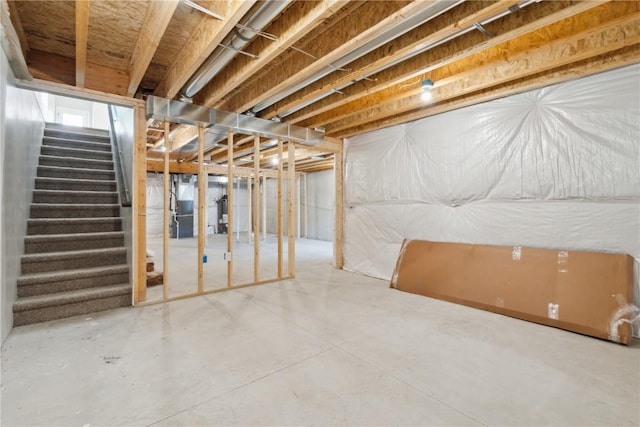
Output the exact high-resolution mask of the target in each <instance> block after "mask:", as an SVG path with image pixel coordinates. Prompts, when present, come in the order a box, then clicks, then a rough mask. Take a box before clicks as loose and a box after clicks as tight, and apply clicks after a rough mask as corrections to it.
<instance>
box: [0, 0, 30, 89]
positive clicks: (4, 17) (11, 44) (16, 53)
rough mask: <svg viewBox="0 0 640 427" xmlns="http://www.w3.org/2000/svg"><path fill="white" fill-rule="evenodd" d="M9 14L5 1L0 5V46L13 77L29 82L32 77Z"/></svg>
mask: <svg viewBox="0 0 640 427" xmlns="http://www.w3.org/2000/svg"><path fill="white" fill-rule="evenodd" d="M9 13H10V12H9V5H8V3H7V1H6V0H3V1H2V3H0V23H1V24H2V31H0V45H2V50H3V51H4V53H5V55H6V56H7V60H8V61H9V66H10V67H11V71H13V75H14V76H15V77H16V78H18V79H24V80H31V79H32V77H31V74H30V73H29V68H28V67H27V62H26V60H25V57H24V55H23V52H22V46H21V42H20V37H19V35H18V34H17V33H16V29H15V28H14V26H13V24H12V23H11V18H10V16H9Z"/></svg>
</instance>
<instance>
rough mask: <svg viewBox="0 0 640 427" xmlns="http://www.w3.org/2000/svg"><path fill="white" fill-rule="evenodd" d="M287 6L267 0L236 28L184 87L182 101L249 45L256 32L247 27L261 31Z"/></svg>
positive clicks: (283, 3) (279, 1)
mask: <svg viewBox="0 0 640 427" xmlns="http://www.w3.org/2000/svg"><path fill="white" fill-rule="evenodd" d="M287 4H288V3H287V2H286V1H281V0H267V1H265V2H264V4H263V5H262V6H261V7H260V9H258V11H257V12H256V13H255V14H254V15H253V16H251V17H249V18H248V19H246V20H244V22H242V23H241V24H242V25H241V26H242V27H243V28H242V29H240V28H238V27H236V28H235V29H234V31H233V33H232V34H230V35H228V36H227V38H225V39H224V41H223V42H222V45H224V46H226V47H222V46H218V47H217V48H216V49H215V50H214V51H213V53H212V54H211V55H210V56H209V58H208V59H207V60H206V61H205V62H204V63H203V64H202V65H201V66H200V68H198V71H196V73H195V74H194V75H193V76H192V77H191V78H190V79H189V81H187V83H186V84H185V85H184V87H183V88H182V91H181V96H182V97H183V99H186V100H189V99H191V98H192V97H193V96H194V95H195V94H197V93H198V92H200V91H201V90H202V88H203V87H205V85H206V84H207V83H209V82H210V81H211V79H212V78H213V77H214V76H215V75H216V74H218V73H219V72H220V70H222V69H223V68H224V67H225V65H227V64H228V63H229V62H230V61H231V60H232V59H233V57H234V56H235V55H236V53H237V51H239V50H242V48H244V47H245V46H246V45H247V44H249V42H250V41H251V40H252V39H253V38H254V37H255V35H256V32H255V31H251V30H250V29H248V28H247V27H251V28H253V29H255V30H257V31H261V30H262V29H263V28H264V27H266V26H267V25H268V24H269V23H270V22H271V21H272V20H273V19H274V18H275V17H276V16H277V15H278V14H279V13H280V12H282V10H283V9H284V8H285V7H286V6H287Z"/></svg>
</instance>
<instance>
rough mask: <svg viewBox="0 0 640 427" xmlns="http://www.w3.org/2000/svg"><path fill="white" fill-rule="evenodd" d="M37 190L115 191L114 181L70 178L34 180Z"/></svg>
mask: <svg viewBox="0 0 640 427" xmlns="http://www.w3.org/2000/svg"><path fill="white" fill-rule="evenodd" d="M36 189H37V190H73V191H117V189H118V187H117V184H116V181H111V180H93V179H71V178H39V177H38V178H36Z"/></svg>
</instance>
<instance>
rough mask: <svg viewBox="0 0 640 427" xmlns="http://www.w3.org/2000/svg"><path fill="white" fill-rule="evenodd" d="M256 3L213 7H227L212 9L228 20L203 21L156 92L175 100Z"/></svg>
mask: <svg viewBox="0 0 640 427" xmlns="http://www.w3.org/2000/svg"><path fill="white" fill-rule="evenodd" d="M254 3H255V0H230V1H228V2H224V3H222V2H220V3H218V4H216V3H215V2H214V4H213V6H217V5H220V6H226V7H225V8H224V10H220V9H222V7H220V6H218V10H213V9H212V10H213V11H214V12H217V13H219V14H221V15H223V16H224V17H225V20H224V21H219V20H217V19H215V18H211V19H204V20H203V21H202V22H201V23H200V25H199V26H198V28H197V29H196V30H195V31H194V33H193V35H192V37H191V39H190V40H189V42H188V43H187V44H185V45H184V48H183V50H182V52H180V53H179V55H177V57H176V59H175V61H174V63H173V65H172V66H171V67H170V68H169V70H168V71H167V73H166V75H165V77H164V79H163V80H162V82H160V84H159V85H158V87H157V88H156V90H155V94H156V95H158V96H162V97H166V98H173V97H174V96H176V94H177V93H178V91H179V90H180V88H181V87H182V86H184V84H185V83H186V82H187V80H188V79H189V77H191V76H192V75H193V73H195V72H196V71H197V70H198V67H200V65H201V64H202V63H203V62H204V61H205V60H206V59H207V58H208V57H209V55H211V53H212V52H213V50H214V49H215V48H216V47H217V46H218V44H220V43H221V42H222V40H223V39H224V38H225V36H226V35H227V34H228V33H229V32H230V31H231V30H232V29H233V27H234V26H235V25H236V24H237V23H238V22H239V21H240V19H241V18H242V17H243V16H244V15H245V13H247V12H248V11H249V9H251V7H252V6H253V5H254Z"/></svg>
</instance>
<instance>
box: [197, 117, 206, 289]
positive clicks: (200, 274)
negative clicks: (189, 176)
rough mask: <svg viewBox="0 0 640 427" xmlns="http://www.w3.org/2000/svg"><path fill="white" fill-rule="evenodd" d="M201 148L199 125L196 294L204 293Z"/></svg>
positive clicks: (203, 194)
mask: <svg viewBox="0 0 640 427" xmlns="http://www.w3.org/2000/svg"><path fill="white" fill-rule="evenodd" d="M203 147H204V127H203V126H202V125H200V126H198V293H202V292H203V291H204V261H203V258H204V235H205V226H204V217H205V215H204V201H205V199H206V198H207V195H206V194H205V179H208V175H206V174H205V172H204V156H203V154H202V151H203Z"/></svg>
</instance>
